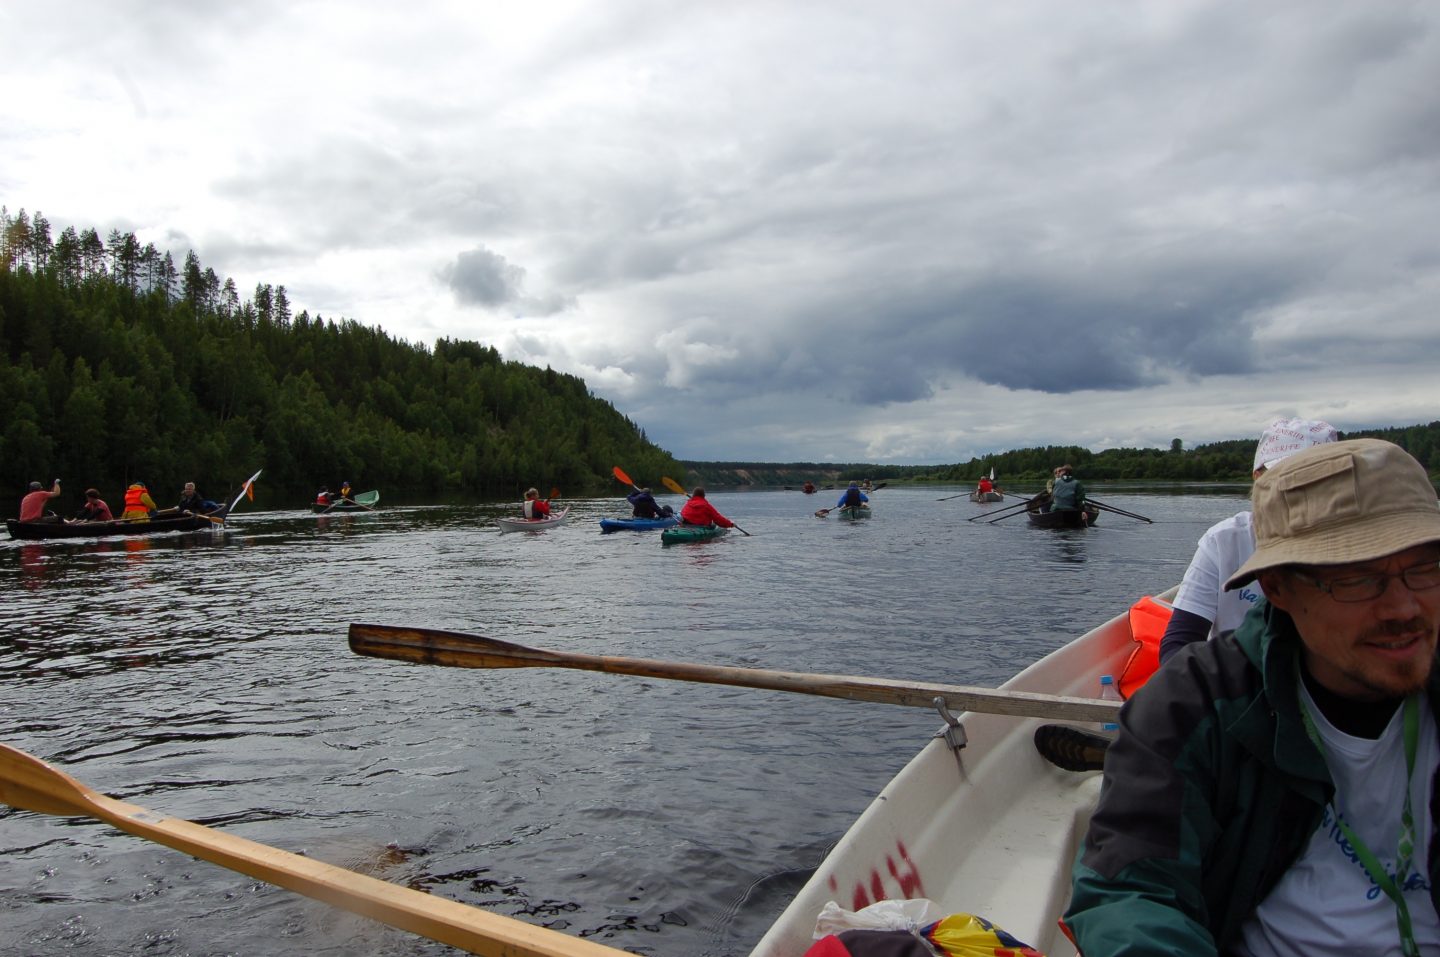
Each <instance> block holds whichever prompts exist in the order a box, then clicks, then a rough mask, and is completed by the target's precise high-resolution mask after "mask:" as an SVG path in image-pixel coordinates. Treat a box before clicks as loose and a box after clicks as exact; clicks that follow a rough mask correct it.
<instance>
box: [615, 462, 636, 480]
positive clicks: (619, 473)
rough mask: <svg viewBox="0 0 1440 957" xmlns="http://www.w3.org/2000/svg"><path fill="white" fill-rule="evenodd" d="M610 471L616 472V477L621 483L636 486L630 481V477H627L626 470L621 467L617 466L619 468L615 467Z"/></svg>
mask: <svg viewBox="0 0 1440 957" xmlns="http://www.w3.org/2000/svg"><path fill="white" fill-rule="evenodd" d="M610 471H612V472H614V473H615V477H616V478H617V479H619V480H620V481H622V482H624V483H625V484H626V485H634V484H635V483H634V482H632V481H631V480H630V476H628V475H626V474H625V470H624V469H622V468H620V466H618V465H617V466H615V467H614V468H612V469H611V470H610Z"/></svg>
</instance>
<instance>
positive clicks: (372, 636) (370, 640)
mask: <svg viewBox="0 0 1440 957" xmlns="http://www.w3.org/2000/svg"><path fill="white" fill-rule="evenodd" d="M350 650H351V651H353V652H355V653H356V654H357V655H364V656H365V657H367V658H389V659H392V660H395V661H412V662H415V663H416V664H422V665H441V666H443V667H446V668H564V667H569V666H567V665H566V663H565V660H564V658H563V657H561V656H560V655H556V654H553V653H551V652H548V651H542V650H540V649H538V648H526V647H525V646H524V645H516V644H512V643H510V642H508V641H501V640H499V639H498V638H486V637H484V636H482V635H470V634H466V633H464V632H459V631H439V630H437V629H433V628H402V627H399V626H396V625H370V624H364V623H360V622H356V623H353V624H351V626H350Z"/></svg>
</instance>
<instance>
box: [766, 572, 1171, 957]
mask: <svg viewBox="0 0 1440 957" xmlns="http://www.w3.org/2000/svg"><path fill="white" fill-rule="evenodd" d="M1174 594H1175V589H1173V588H1172V589H1170V590H1169V591H1168V592H1166V593H1164V595H1162V596H1161V597H1163V598H1167V599H1169V598H1173V597H1174ZM1135 647H1136V644H1135V641H1134V640H1132V637H1131V632H1130V623H1129V616H1128V612H1122V613H1121V614H1119V615H1117V616H1116V617H1114V618H1112V619H1110V620H1109V621H1107V622H1106V623H1105V624H1103V625H1100V626H1099V627H1098V628H1095V629H1094V630H1092V631H1089V632H1087V633H1086V634H1084V635H1082V636H1081V637H1079V638H1076V639H1075V640H1073V641H1071V642H1070V643H1069V644H1067V645H1065V646H1064V647H1062V648H1060V649H1058V650H1056V651H1053V652H1051V653H1050V654H1048V655H1046V656H1045V657H1044V658H1042V659H1040V660H1039V661H1037V662H1035V663H1034V664H1032V665H1030V666H1029V667H1028V668H1026V669H1025V670H1023V671H1021V672H1020V673H1019V674H1017V675H1016V676H1015V677H1013V678H1011V679H1010V680H1009V681H1007V682H1005V683H1004V684H1003V685H1001V686H1000V690H1001V691H1019V692H1040V693H1044V694H1056V695H1070V696H1077V697H1096V696H1098V695H1099V689H1100V676H1101V675H1107V674H1108V675H1119V674H1121V672H1122V671H1123V669H1124V666H1125V663H1126V660H1127V659H1128V658H1129V656H1130V654H1131V652H1132V651H1133V650H1134V649H1135ZM957 720H958V723H959V725H960V731H959V733H958V734H957V733H956V732H955V729H954V728H953V726H947V728H942V729H941V730H942V731H946V730H948V731H950V734H949V735H942V734H938V733H937V735H936V736H935V737H933V738H931V739H930V741H929V743H928V744H926V745H925V746H924V747H923V748H921V750H920V753H919V754H917V755H916V756H915V757H914V758H912V759H911V761H910V763H909V764H907V765H906V766H905V767H904V768H902V769H901V770H900V773H899V774H897V775H896V776H895V778H894V779H893V780H891V782H890V783H889V784H887V785H886V786H885V789H884V790H883V791H881V792H880V794H879V796H877V797H876V798H875V800H874V801H873V802H872V803H871V805H870V806H869V807H868V808H867V809H866V810H865V811H864V812H863V813H862V814H861V815H860V817H859V819H857V820H856V822H855V823H854V825H852V826H851V828H850V830H849V831H847V832H846V833H845V835H844V836H843V837H842V838H841V839H840V841H839V843H837V844H836V845H835V847H834V848H833V849H832V850H831V851H830V853H829V855H827V856H826V858H825V859H824V860H823V861H821V862H820V866H819V867H817V868H816V869H815V871H814V873H813V874H811V876H810V879H809V880H808V881H807V882H806V884H805V886H804V887H802V888H801V889H800V891H799V893H798V894H797V895H796V896H795V898H794V899H793V900H792V901H791V902H790V904H789V906H788V907H786V908H785V910H784V912H783V913H782V914H781V915H780V917H779V918H778V919H777V920H776V921H775V923H774V924H773V925H771V927H770V930H769V931H768V932H767V933H766V934H765V936H764V937H763V938H761V940H760V943H759V944H757V945H756V947H755V949H754V951H752V953H751V957H800V955H801V954H803V953H804V952H805V950H806V949H807V948H808V947H809V946H810V945H811V944H812V943H813V942H814V941H813V940H812V939H811V934H812V931H813V930H814V928H815V919H816V917H817V916H818V915H819V914H820V911H821V909H822V908H824V907H825V904H826V902H827V901H836V902H837V903H839V904H840V906H841V907H844V908H846V909H848V910H859V909H860V908H862V907H864V906H866V905H868V904H871V903H874V902H875V901H877V900H886V899H894V900H902V899H906V898H917V897H925V898H929V899H930V900H932V901H934V902H935V903H936V904H937V905H938V906H939V908H940V911H941V912H942V913H947V914H948V913H966V914H976V915H979V916H981V917H984V918H985V919H986V920H989V921H992V922H994V923H995V924H997V925H999V926H1000V927H1003V928H1004V929H1005V930H1006V931H1008V932H1009V933H1010V934H1011V935H1013V936H1015V937H1016V938H1018V939H1020V940H1022V941H1024V942H1025V943H1026V944H1028V945H1030V946H1031V947H1033V948H1035V949H1036V950H1038V951H1040V952H1041V953H1043V954H1047V955H1049V957H1071V955H1074V954H1075V948H1074V947H1073V946H1072V945H1071V944H1070V942H1069V940H1068V939H1067V938H1066V937H1065V935H1064V934H1063V933H1061V932H1060V931H1059V929H1058V927H1057V924H1056V921H1057V920H1058V919H1059V917H1060V914H1061V913H1062V912H1063V911H1064V909H1065V906H1066V904H1067V903H1068V902H1069V899H1070V865H1071V863H1072V861H1073V860H1074V856H1075V850H1076V848H1077V847H1078V846H1079V842H1080V840H1081V838H1082V837H1083V836H1084V833H1085V829H1086V827H1087V826H1088V824H1089V820H1090V814H1091V812H1092V811H1093V810H1094V807H1095V802H1096V800H1097V799H1098V798H1099V796H1100V773H1099V772H1098V771H1090V772H1084V773H1076V772H1073V771H1062V770H1060V769H1059V768H1057V767H1055V766H1054V765H1052V764H1050V763H1049V762H1047V761H1046V760H1045V759H1044V758H1042V757H1041V756H1040V754H1039V753H1038V752H1037V751H1036V750H1035V746H1034V735H1035V729H1036V728H1038V727H1039V726H1040V725H1042V724H1045V723H1047V721H1046V720H1045V719H1042V718H1038V717H1031V718H1018V717H1012V716H1005V715H998V714H982V713H978V712H966V713H964V714H961V715H960V716H959V717H958V719H957ZM952 740H958V741H959V742H961V747H960V749H959V750H957V749H956V748H954V747H952V744H951V741H952Z"/></svg>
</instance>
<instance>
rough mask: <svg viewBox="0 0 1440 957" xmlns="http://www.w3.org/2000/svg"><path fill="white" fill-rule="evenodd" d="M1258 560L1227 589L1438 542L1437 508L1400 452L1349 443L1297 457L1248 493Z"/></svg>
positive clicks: (1372, 443) (1387, 445)
mask: <svg viewBox="0 0 1440 957" xmlns="http://www.w3.org/2000/svg"><path fill="white" fill-rule="evenodd" d="M1250 502H1251V509H1252V515H1251V523H1252V525H1253V527H1254V529H1255V553H1254V554H1253V555H1251V556H1250V560H1249V561H1247V562H1246V563H1245V564H1243V565H1241V566H1240V568H1239V569H1238V570H1237V571H1236V572H1235V574H1234V575H1231V576H1230V579H1229V580H1228V581H1227V582H1226V583H1225V589H1226V590H1227V591H1229V590H1230V589H1234V588H1239V587H1240V586H1241V585H1244V584H1247V583H1249V582H1251V581H1253V580H1254V579H1255V576H1256V574H1257V573H1259V572H1261V571H1263V570H1265V569H1267V568H1275V567H1277V566H1280V565H1343V564H1347V563H1349V562H1366V561H1371V560H1373V559H1376V558H1384V557H1385V556H1386V555H1393V554H1395V553H1396V552H1402V551H1404V550H1405V549H1407V548H1413V547H1414V546H1416V545H1423V544H1425V543H1427V542H1440V502H1437V501H1436V497H1435V486H1434V485H1432V484H1430V477H1429V475H1427V474H1426V473H1425V468H1424V466H1422V465H1421V464H1420V463H1419V462H1417V461H1415V459H1414V457H1412V456H1411V455H1410V453H1408V452H1406V451H1405V450H1404V449H1402V448H1400V446H1398V445H1395V444H1394V443H1391V442H1384V441H1381V440H1380V439H1351V440H1349V441H1346V442H1333V443H1328V444H1324V445H1316V446H1312V447H1310V448H1307V449H1304V450H1303V451H1300V452H1296V453H1295V454H1294V455H1291V456H1289V457H1287V458H1286V459H1284V460H1283V461H1281V462H1279V463H1277V464H1276V465H1275V466H1274V467H1273V468H1271V469H1270V470H1269V471H1267V472H1266V473H1265V474H1263V475H1261V476H1260V477H1259V478H1258V479H1256V480H1255V485H1254V487H1253V488H1252V489H1251V490H1250Z"/></svg>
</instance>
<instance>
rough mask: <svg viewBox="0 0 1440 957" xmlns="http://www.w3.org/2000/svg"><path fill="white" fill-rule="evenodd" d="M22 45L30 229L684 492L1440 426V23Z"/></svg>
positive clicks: (942, 10) (417, 34)
mask: <svg viewBox="0 0 1440 957" xmlns="http://www.w3.org/2000/svg"><path fill="white" fill-rule="evenodd" d="M0 37H3V38H4V39H3V40H0V44H3V45H4V49H3V53H4V55H3V56H0V81H3V82H4V83H5V87H6V89H7V90H8V91H10V95H7V96H6V97H5V98H4V99H3V101H0V155H4V156H5V157H6V162H5V163H4V164H3V165H0V202H4V203H6V204H7V205H8V206H9V207H10V209H11V211H12V212H13V211H15V210H18V209H19V208H21V207H25V208H27V209H29V210H30V211H32V212H33V211H35V210H36V209H40V210H43V211H44V212H45V214H46V215H47V217H48V218H49V219H50V220H51V222H52V224H55V226H56V229H57V231H58V229H59V228H63V226H64V225H69V224H73V225H76V226H80V227H88V226H95V227H96V228H97V229H99V230H100V232H101V233H102V235H104V234H105V233H107V232H108V230H109V229H110V228H112V227H119V228H123V229H133V230H135V231H136V232H137V234H138V235H140V237H141V238H142V240H147V241H155V242H157V244H161V245H168V246H169V248H170V249H171V250H172V252H173V253H174V254H175V255H176V257H177V259H179V258H183V256H184V254H185V252H186V250H187V248H188V247H189V246H193V247H194V248H195V249H196V252H197V254H199V255H200V257H201V259H202V261H203V262H205V264H206V265H208V266H211V267H212V268H214V269H215V270H216V271H217V273H220V274H221V275H222V276H233V277H234V278H235V280H236V283H237V285H238V287H239V288H240V289H241V291H242V292H248V291H249V290H251V289H253V288H254V286H255V284H256V283H257V282H267V283H272V284H276V285H285V286H286V288H287V291H288V292H289V294H290V298H291V301H292V303H293V305H294V306H295V308H296V309H297V310H298V309H301V308H305V309H309V310H310V311H311V312H312V313H314V312H319V313H322V314H323V315H325V316H326V317H327V318H335V319H338V318H342V317H344V318H350V319H354V320H356V321H358V322H362V323H365V324H368V325H377V326H382V327H384V328H385V329H386V330H387V331H388V332H390V333H391V334H392V335H396V336H398V337H401V338H407V339H410V340H412V341H421V342H430V341H433V340H434V339H436V338H439V337H441V336H451V337H458V338H467V339H477V340H480V341H483V342H485V343H487V344H494V345H496V346H497V347H498V348H500V349H501V351H502V352H503V353H504V354H505V355H506V356H507V357H509V358H519V359H524V360H526V361H533V362H536V363H537V364H542V365H543V364H547V363H548V364H551V365H552V366H554V367H555V368H557V369H560V370H562V371H567V372H574V373H576V374H579V375H582V376H584V377H585V378H586V381H587V383H588V384H589V385H590V387H591V388H592V389H593V390H594V391H596V392H597V394H599V395H602V396H605V397H607V398H611V399H612V400H613V401H615V403H616V405H617V406H618V407H619V408H620V409H621V410H622V411H623V412H625V413H626V414H627V415H630V417H631V418H633V419H635V420H636V421H637V422H639V423H640V424H641V425H642V426H643V427H644V428H645V429H646V431H647V433H648V434H649V435H650V436H651V437H652V438H653V439H655V440H656V441H659V442H661V443H662V444H664V445H666V446H667V447H668V448H670V449H671V450H673V451H674V452H676V453H677V454H679V455H682V456H685V457H693V458H735V459H742V458H748V459H772V460H773V459H826V458H830V459H835V460H865V459H894V460H900V461H954V460H959V459H964V458H968V457H969V456H970V455H974V454H983V453H984V452H987V451H993V450H996V449H1003V448H1009V447H1014V446H1023V445H1036V444H1046V443H1055V442H1065V443H1069V442H1074V443H1077V444H1082V445H1092V446H1093V445H1095V444H1097V443H1110V442H1116V443H1121V444H1157V445H1167V444H1168V442H1169V440H1170V439H1171V438H1173V437H1175V436H1180V437H1182V438H1184V439H1186V441H1187V442H1191V443H1193V442H1196V441H1204V440H1209V439H1215V438H1227V437H1239V436H1249V435H1251V434H1258V431H1259V429H1260V428H1261V427H1263V425H1264V424H1265V422H1266V421H1268V419H1269V418H1270V417H1273V416H1274V415H1278V414H1284V413H1293V414H1303V415H1306V416H1322V417H1323V416H1325V415H1326V414H1330V415H1333V416H1336V418H1337V419H1338V421H1336V419H1332V421H1335V424H1337V425H1339V426H1341V427H1342V428H1345V427H1350V428H1356V427H1360V426H1370V425H1387V424H1408V423H1410V422H1412V421H1428V420H1430V419H1433V418H1434V417H1435V412H1434V410H1435V408H1436V407H1437V405H1440V385H1437V384H1436V381H1437V380H1436V377H1435V376H1434V375H1433V373H1432V372H1431V369H1430V366H1431V364H1432V363H1433V357H1434V356H1435V355H1436V354H1437V350H1436V348H1435V346H1436V341H1435V339H1436V335H1437V332H1436V329H1437V327H1436V326H1435V323H1434V321H1433V313H1434V308H1433V304H1434V302H1435V293H1436V291H1437V286H1440V235H1437V234H1436V232H1435V230H1434V228H1433V225H1432V224H1433V223H1434V222H1435V221H1437V219H1440V201H1437V176H1436V175H1435V164H1434V157H1435V156H1436V155H1440V101H1437V99H1436V98H1435V97H1434V96H1433V94H1432V93H1431V90H1430V88H1431V87H1432V86H1433V78H1434V77H1435V76H1436V75H1437V73H1440V69H1437V68H1440V10H1436V9H1432V8H1431V7H1430V6H1428V5H1423V4H1414V3H1406V2H1401V0H1380V2H1376V3H1371V4H1363V5H1328V6H1326V5H1322V6H1316V5H1314V4H1312V3H1308V2H1305V0H1279V2H1274V3H1270V4H1267V5H1266V12H1265V15H1264V16H1256V15H1255V12H1254V10H1253V8H1251V7H1249V6H1246V5H1244V4H1240V3H1235V2H1231V0H1176V2H1171V3H1165V4H1153V3H1140V2H1122V0H1115V2H1105V3H1097V4H1082V5H1073V4H1072V5H1062V6H1058V7H1057V6H1056V5H1054V4H1049V3H1040V2H1037V0H1021V2H1017V3H1010V4H1003V5H990V6H984V5H973V4H971V5H955V4H950V3H942V2H938V0H934V2H924V0H922V2H920V3H915V4H907V5H904V6H903V7H899V8H887V9H884V10H881V9H880V8H877V7H875V6H874V5H873V4H869V3H864V2H860V0H850V2H845V0H842V2H839V3H835V4H829V5H827V6H825V7H824V8H823V10H817V9H816V8H814V7H812V6H807V5H800V4H771V3H759V2H753V3H741V4H731V5H725V6H721V7H709V6H690V7H678V8H677V7H674V6H673V5H666V4H660V3H657V2H652V0H629V2H626V0H619V2H615V3H604V4H595V3H569V4H564V5H560V4H555V5H545V6H544V7H534V6H533V5H531V6H529V7H527V6H524V5H519V4H511V3H501V2H481V3H478V4H448V3H427V4H423V5H422V6H420V7H419V8H416V9H413V10H412V9H410V8H405V9H401V8H398V7H395V8H391V7H373V8H372V7H364V6H361V7H356V6H354V5H352V4H342V3H338V2H317V3H307V4H302V5H295V4H278V3H276V4H269V5H258V6H257V5H251V4H247V5H245V6H244V7H243V8H241V7H237V8H233V9H232V8H210V7H197V8H179V7H172V6H149V7H145V6H142V7H115V6H114V5H111V4H101V3H95V2H91V3H80V4H78V5H77V4H67V5H64V7H63V9H61V8H58V7H56V6H55V5H53V4H42V3H39V2H31V0H21V2H18V3H12V4H6V5H4V6H3V7H0ZM19 38H23V42H21V41H20V39H19Z"/></svg>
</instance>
